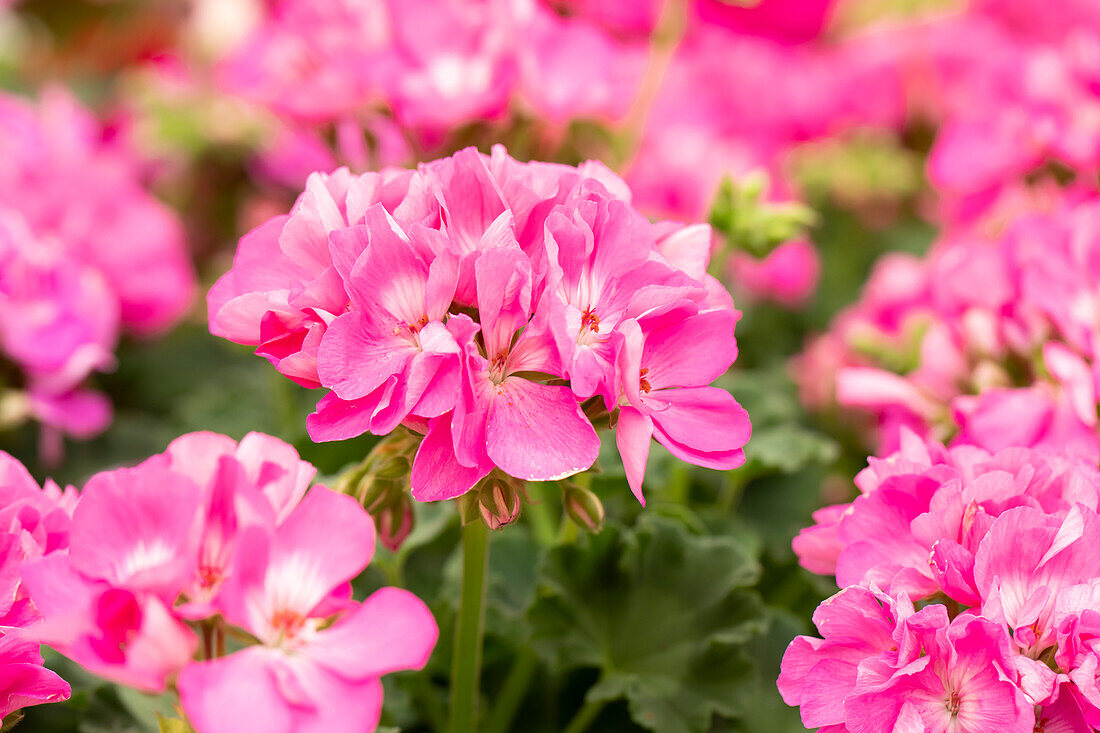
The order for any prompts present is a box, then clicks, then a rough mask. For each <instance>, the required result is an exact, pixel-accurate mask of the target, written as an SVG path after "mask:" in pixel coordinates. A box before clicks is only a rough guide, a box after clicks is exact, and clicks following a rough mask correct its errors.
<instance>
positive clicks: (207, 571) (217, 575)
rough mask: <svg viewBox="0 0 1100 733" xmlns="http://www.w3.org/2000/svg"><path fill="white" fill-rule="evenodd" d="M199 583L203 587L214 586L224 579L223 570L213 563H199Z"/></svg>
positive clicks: (209, 587)
mask: <svg viewBox="0 0 1100 733" xmlns="http://www.w3.org/2000/svg"><path fill="white" fill-rule="evenodd" d="M198 572H199V584H200V585H201V586H202V587H203V588H205V589H208V590H209V589H211V588H216V587H217V586H218V585H220V584H221V582H222V581H223V580H225V570H224V569H223V568H221V567H217V566H214V565H205V564H203V565H199V571H198Z"/></svg>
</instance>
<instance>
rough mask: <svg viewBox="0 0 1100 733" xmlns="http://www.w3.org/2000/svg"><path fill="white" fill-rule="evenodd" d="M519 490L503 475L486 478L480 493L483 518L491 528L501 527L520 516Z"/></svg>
mask: <svg viewBox="0 0 1100 733" xmlns="http://www.w3.org/2000/svg"><path fill="white" fill-rule="evenodd" d="M520 506H521V504H520V500H519V492H518V491H517V490H516V488H515V487H514V486H513V485H512V483H511V481H509V480H507V479H505V478H502V477H490V478H488V479H486V481H485V482H484V485H483V486H482V487H481V491H480V492H479V494H478V508H479V509H480V511H481V520H482V521H483V522H485V526H487V527H488V528H489V529H500V528H501V527H503V526H504V525H506V524H511V523H512V522H514V521H515V520H516V518H517V517H519V510H520Z"/></svg>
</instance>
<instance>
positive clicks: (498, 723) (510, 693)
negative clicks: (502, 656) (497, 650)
mask: <svg viewBox="0 0 1100 733" xmlns="http://www.w3.org/2000/svg"><path fill="white" fill-rule="evenodd" d="M537 669H538V657H537V656H535V653H534V652H533V651H531V649H529V648H523V649H520V650H519V654H518V655H517V656H516V661H515V663H514V664H513V665H512V669H511V671H509V672H508V677H507V678H505V680H504V684H503V685H502V686H501V688H500V693H499V694H498V695H497V699H496V703H495V704H494V705H493V712H492V713H491V714H490V715H489V719H488V720H487V721H486V722H485V726H484V733H507V732H508V731H509V730H510V729H511V727H512V721H513V720H515V717H516V713H517V712H519V706H520V704H521V703H522V702H523V699H524V697H526V695H527V689H528V688H529V687H530V686H531V680H532V679H533V678H534V676H535V671H536V670H537Z"/></svg>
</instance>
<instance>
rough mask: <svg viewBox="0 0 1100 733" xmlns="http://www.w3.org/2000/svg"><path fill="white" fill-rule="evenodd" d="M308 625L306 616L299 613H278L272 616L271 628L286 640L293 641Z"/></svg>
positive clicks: (289, 611) (284, 611)
mask: <svg viewBox="0 0 1100 733" xmlns="http://www.w3.org/2000/svg"><path fill="white" fill-rule="evenodd" d="M305 625H306V619H305V616H303V615H302V614H300V613H298V612H297V611H291V610H283V611H276V612H275V613H274V614H273V615H272V616H271V628H272V630H273V631H274V632H275V633H276V634H278V635H279V636H280V637H282V638H284V639H293V638H294V637H295V636H297V635H298V634H299V633H300V632H301V631H302V628H303V627H304V626H305Z"/></svg>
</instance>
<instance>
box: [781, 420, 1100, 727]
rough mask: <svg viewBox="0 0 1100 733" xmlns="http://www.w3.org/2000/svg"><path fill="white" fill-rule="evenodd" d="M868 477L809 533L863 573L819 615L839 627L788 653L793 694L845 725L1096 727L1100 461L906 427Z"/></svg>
mask: <svg viewBox="0 0 1100 733" xmlns="http://www.w3.org/2000/svg"><path fill="white" fill-rule="evenodd" d="M857 483H858V485H859V488H860V490H861V492H863V493H862V495H861V496H860V497H859V498H857V499H856V501H855V502H853V503H852V504H850V505H847V506H836V507H829V508H827V509H826V510H823V511H821V512H819V513H818V514H817V515H816V517H817V519H818V521H819V522H820V524H819V525H818V526H816V527H814V528H811V529H810V530H807V531H804V532H803V533H802V534H801V535H800V536H799V537H798V538H797V539H796V540H795V543H794V545H795V551H796V552H797V553H798V554H799V556H800V559H801V560H802V562H803V564H804V565H805V566H806V567H808V568H810V569H812V570H814V571H815V572H823V573H827V572H831V569H832V568H835V572H836V575H837V580H838V582H839V583H841V584H842V585H847V586H848V587H847V588H846V589H845V590H844V591H842V592H841V593H840V594H838V595H837V596H835V597H834V598H832V599H830V600H829V601H826V602H825V603H823V604H822V605H821V606H820V607H819V608H818V611H817V613H815V616H814V621H815V623H816V624H817V626H818V629H819V630H820V631H821V633H822V635H823V636H824V639H813V638H807V637H799V638H798V639H795V640H794V642H792V644H791V645H790V647H789V648H788V650H787V654H786V656H785V657H784V661H783V672H782V674H781V675H780V678H779V688H780V692H781V693H782V694H783V696H784V699H785V700H786V701H787V702H788V703H789V704H791V705H800V706H801V708H802V717H803V721H804V722H806V724H807V725H821V726H838V727H837V728H835V730H836V731H838V733H839V731H866V732H867V733H870V731H877V730H886V729H888V730H899V729H910V728H911V729H914V730H937V731H985V730H995V729H1000V728H1006V729H1008V730H1019V731H1030V730H1033V729H1034V730H1066V731H1075V732H1076V731H1081V732H1082V733H1085V732H1086V731H1089V730H1092V729H1093V728H1094V727H1095V725H1096V724H1097V722H1100V707H1097V705H1096V703H1097V701H1098V700H1100V697H1098V696H1097V694H1096V689H1097V688H1096V680H1097V668H1098V667H1097V665H1098V661H1097V659H1098V657H1097V655H1096V650H1097V648H1098V647H1097V644H1096V639H1097V638H1100V635H1098V631H1100V570H1098V568H1097V565H1096V562H1095V552H1094V550H1095V546H1096V543H1097V542H1098V541H1100V538H1098V537H1097V533H1098V532H1100V515H1098V514H1097V511H1096V508H1097V503H1098V501H1100V475H1098V474H1097V471H1096V467H1095V465H1094V464H1093V463H1091V462H1088V461H1083V460H1080V459H1073V458H1070V457H1067V456H1065V455H1060V454H1057V453H1047V452H1041V451H1036V450H1028V449H1021V448H1012V449H1006V450H1003V451H1000V452H998V453H996V454H989V453H987V452H985V451H983V450H981V449H978V448H975V447H973V446H965V445H964V446H958V447H955V448H951V449H944V448H943V447H942V446H940V445H938V444H933V443H929V444H925V443H923V442H921V441H920V440H919V439H917V438H916V436H915V435H914V434H912V433H907V434H904V435H903V439H902V450H901V451H900V452H899V453H897V454H895V455H893V456H891V457H890V458H888V459H885V460H879V459H874V458H872V459H871V463H870V465H869V467H868V468H867V469H865V470H864V471H863V472H861V473H860V475H859V477H858V478H857ZM910 598H915V599H919V600H921V610H920V611H918V612H916V613H913V604H912V603H910V600H909V599H910ZM891 624H896V625H895V626H893V627H892V628H893V631H890V629H891ZM822 729H823V730H834V729H830V728H827V727H823V728H822Z"/></svg>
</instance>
